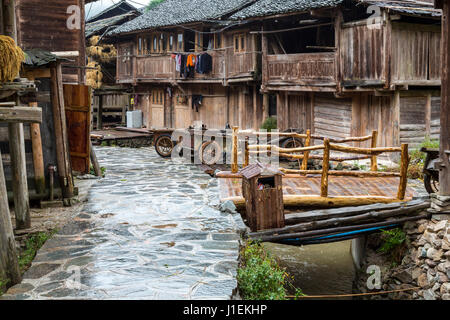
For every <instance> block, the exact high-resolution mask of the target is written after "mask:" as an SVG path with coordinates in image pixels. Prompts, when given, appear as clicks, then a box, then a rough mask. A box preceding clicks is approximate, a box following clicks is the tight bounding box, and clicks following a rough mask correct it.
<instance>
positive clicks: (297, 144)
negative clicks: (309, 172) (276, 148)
mask: <svg viewBox="0 0 450 320" xmlns="http://www.w3.org/2000/svg"><path fill="white" fill-rule="evenodd" d="M281 147H282V148H286V149H292V148H303V142H302V141H301V140H299V139H287V140H286V141H283V143H281ZM292 154H297V153H292ZM298 154H302V152H300V153H298ZM286 159H287V160H288V161H292V162H296V161H298V159H294V158H289V157H287V158H286Z"/></svg>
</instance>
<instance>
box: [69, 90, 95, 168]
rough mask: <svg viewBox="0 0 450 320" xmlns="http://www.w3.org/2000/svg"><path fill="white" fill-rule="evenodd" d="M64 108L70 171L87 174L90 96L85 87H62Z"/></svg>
mask: <svg viewBox="0 0 450 320" xmlns="http://www.w3.org/2000/svg"><path fill="white" fill-rule="evenodd" d="M64 108H65V112H66V121H67V130H68V132H69V133H70V134H69V135H68V139H69V150H70V161H71V164H72V169H73V170H75V171H78V172H80V173H89V156H90V122H91V94H90V89H89V87H87V86H78V85H64Z"/></svg>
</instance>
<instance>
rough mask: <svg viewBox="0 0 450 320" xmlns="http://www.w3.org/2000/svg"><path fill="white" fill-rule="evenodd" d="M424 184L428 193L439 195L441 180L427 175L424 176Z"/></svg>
mask: <svg viewBox="0 0 450 320" xmlns="http://www.w3.org/2000/svg"><path fill="white" fill-rule="evenodd" d="M423 182H424V184H425V189H426V190H427V192H428V193H438V192H439V179H436V178H435V177H434V175H430V174H428V173H425V174H424V175H423Z"/></svg>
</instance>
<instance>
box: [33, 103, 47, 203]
mask: <svg viewBox="0 0 450 320" xmlns="http://www.w3.org/2000/svg"><path fill="white" fill-rule="evenodd" d="M29 106H30V107H37V102H30V103H29ZM30 135H31V145H32V148H33V167H34V181H35V185H36V186H35V187H36V192H37V193H39V194H43V193H45V169H44V154H43V152H42V138H41V127H40V124H39V123H30Z"/></svg>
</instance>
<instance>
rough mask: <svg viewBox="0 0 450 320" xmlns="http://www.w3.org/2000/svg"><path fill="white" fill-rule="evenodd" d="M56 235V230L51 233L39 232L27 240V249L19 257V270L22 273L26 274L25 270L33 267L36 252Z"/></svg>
mask: <svg viewBox="0 0 450 320" xmlns="http://www.w3.org/2000/svg"><path fill="white" fill-rule="evenodd" d="M55 233H56V230H53V231H51V232H37V233H35V234H32V235H31V236H29V237H28V238H27V240H26V241H25V248H24V249H23V251H22V252H21V254H20V256H19V268H20V271H21V272H22V273H23V272H25V270H26V269H27V268H28V267H29V266H30V265H31V262H32V261H33V259H34V257H35V256H36V252H37V251H38V250H39V249H40V248H41V247H42V246H43V245H44V243H45V242H46V241H47V240H48V239H50V238H51V237H52V236H53V235H54V234H55Z"/></svg>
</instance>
